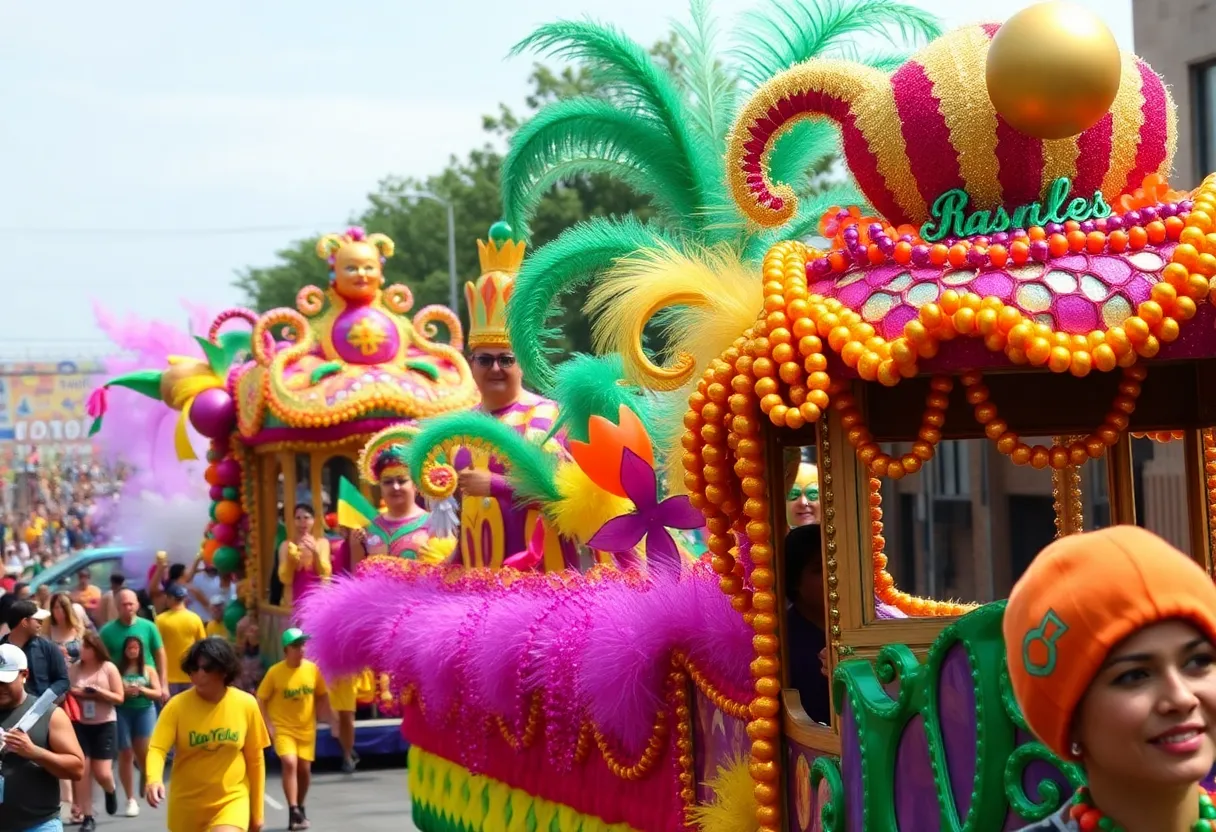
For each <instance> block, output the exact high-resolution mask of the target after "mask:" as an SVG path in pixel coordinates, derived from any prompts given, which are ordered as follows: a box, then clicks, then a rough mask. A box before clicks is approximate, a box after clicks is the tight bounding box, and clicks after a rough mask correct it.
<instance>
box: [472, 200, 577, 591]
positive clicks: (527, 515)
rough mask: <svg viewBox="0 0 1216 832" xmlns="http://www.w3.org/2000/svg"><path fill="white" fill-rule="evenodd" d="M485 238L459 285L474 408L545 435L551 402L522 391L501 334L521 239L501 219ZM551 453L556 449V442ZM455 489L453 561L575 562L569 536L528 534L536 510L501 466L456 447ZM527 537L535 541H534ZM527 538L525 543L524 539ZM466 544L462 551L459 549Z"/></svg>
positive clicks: (552, 413) (553, 415)
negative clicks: (521, 502)
mask: <svg viewBox="0 0 1216 832" xmlns="http://www.w3.org/2000/svg"><path fill="white" fill-rule="evenodd" d="M489 236H490V242H489V243H484V242H480V241H479V246H478V248H479V253H480V255H481V271H482V274H481V277H479V278H478V279H477V282H476V283H475V284H474V283H469V284H467V285H466V286H465V299H466V301H467V302H468V304H469V323H470V326H469V334H468V345H469V367H470V369H471V371H472V375H473V381H474V382H475V383H476V384H477V389H478V390H479V391H480V392H481V407H480V409H481V410H482V411H484V412H486V413H489V414H490V415H492V416H494V418H496V419H498V420H500V421H502V422H503V423H505V424H507V425H509V426H511V427H512V428H514V429H515V430H516V431H518V432H519V433H521V434H524V435H527V436H533V435H537V436H541V437H543V436H546V435H547V434H548V433H549V431H550V429H551V428H552V426H553V423H554V421H555V420H556V419H557V405H556V404H555V403H554V402H552V401H550V400H548V399H544V398H541V397H540V396H537V395H536V394H535V393H531V392H529V391H527V390H525V389H524V386H523V371H522V368H521V367H520V366H519V363H518V362H517V361H516V358H515V353H514V352H513V351H512V349H511V338H510V336H509V335H508V334H507V326H506V305H505V303H504V301H503V299H504V298H508V299H509V298H510V297H511V289H512V287H513V284H514V280H515V275H516V274H517V273H518V272H519V267H520V264H521V262H522V261H523V256H524V245H523V244H522V243H517V242H515V241H514V240H512V239H511V230H510V228H509V227H508V226H506V225H505V224H503V223H498V224H496V225H495V226H494V227H493V228H491V229H490V235H489ZM552 448H553V451H554V453H561V452H562V448H561V446H560V444H559V443H558V442H556V441H555V442H553V443H552ZM455 467H456V470H457V471H458V472H459V489H460V498H461V506H460V527H461V532H460V538H459V539H460V561H462V562H463V563H464V564H465V565H466V566H489V567H493V568H498V567H500V566H502V565H503V562H504V561H506V560H508V559H511V558H512V557H513V556H521V558H522V560H521V559H514V560H512V561H511V565H515V566H520V567H522V568H531V567H534V566H543V567H544V568H545V569H559V570H560V569H562V568H564V567H566V566H569V567H573V568H577V567H578V553H577V550H576V549H575V547H574V545H573V544H572V543H570V542H569V541H562V540H560V539H559V538H558V537H557V536H556V535H555V534H553V533H552V532H548V531H547V530H542V532H543V534H538V535H534V534H533V532H534V531H535V530H536V524H537V523H538V522H539V521H538V516H539V514H538V512H537V511H536V510H535V508H534V507H527V506H523V507H521V506H518V505H516V504H515V499H514V492H513V491H512V489H511V486H510V483H509V482H508V481H507V478H506V477H505V476H503V471H504V469H503V466H502V465H501V464H500V463H499V462H498V461H497V460H495V459H492V458H491V459H487V458H485V457H483V456H482V455H480V454H477V455H475V454H473V453H471V452H470V451H469V450H468V449H461V450H460V451H459V452H458V453H457V454H456V459H455ZM534 538H535V542H534ZM530 544H533V545H530ZM466 550H469V551H466Z"/></svg>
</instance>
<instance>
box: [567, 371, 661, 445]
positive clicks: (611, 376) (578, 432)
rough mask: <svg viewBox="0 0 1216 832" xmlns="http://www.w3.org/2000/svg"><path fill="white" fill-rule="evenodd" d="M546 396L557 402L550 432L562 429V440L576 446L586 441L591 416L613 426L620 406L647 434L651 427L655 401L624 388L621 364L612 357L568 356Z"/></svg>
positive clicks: (635, 389)
mask: <svg viewBox="0 0 1216 832" xmlns="http://www.w3.org/2000/svg"><path fill="white" fill-rule="evenodd" d="M549 396H550V398H552V399H553V400H554V401H555V402H557V404H558V413H559V414H560V415H559V416H558V420H557V422H556V423H555V424H554V425H553V431H552V432H553V433H557V431H559V430H561V429H562V428H565V430H566V436H567V437H568V438H570V439H573V440H576V441H578V442H586V441H587V439H588V433H587V425H588V423H589V422H590V421H591V417H592V416H603V417H604V418H606V419H608V420H610V421H612V422H616V421H617V418H618V416H619V414H620V412H621V405H624V406H626V407H628V408H629V409H630V410H632V411H633V412H634V413H636V414H637V416H638V418H639V419H641V421H642V424H643V425H644V426H645V428H646V432H647V433H650V432H651V430H652V427H653V423H652V421H651V409H652V407H653V406H654V404H655V397H654V396H652V395H650V394H648V393H645V392H643V391H642V390H640V389H638V388H637V387H635V386H633V385H630V384H625V362H624V359H623V358H622V357H621V356H620V355H619V354H616V353H612V354H609V355H604V356H594V355H582V354H578V355H573V356H571V357H570V360H569V361H565V362H563V363H562V365H561V366H560V367H558V368H557V371H556V372H555V374H554V383H553V389H552V390H551V391H550V392H549Z"/></svg>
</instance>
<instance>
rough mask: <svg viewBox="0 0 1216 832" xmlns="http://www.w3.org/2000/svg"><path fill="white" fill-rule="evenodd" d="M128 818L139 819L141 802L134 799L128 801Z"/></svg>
mask: <svg viewBox="0 0 1216 832" xmlns="http://www.w3.org/2000/svg"><path fill="white" fill-rule="evenodd" d="M127 817H129V818H137V817H139V801H138V800H136V799H135V798H133V797H132V798H128V799H127Z"/></svg>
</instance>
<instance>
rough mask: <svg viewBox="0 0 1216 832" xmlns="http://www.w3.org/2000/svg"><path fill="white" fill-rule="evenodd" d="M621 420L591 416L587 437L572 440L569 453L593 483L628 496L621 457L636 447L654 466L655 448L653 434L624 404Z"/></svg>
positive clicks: (638, 453)
mask: <svg viewBox="0 0 1216 832" xmlns="http://www.w3.org/2000/svg"><path fill="white" fill-rule="evenodd" d="M617 422H618V424H615V425H614V424H613V423H612V422H611V421H610V420H609V419H605V418H604V417H603V416H592V417H591V419H590V420H589V421H588V422H587V434H588V441H586V442H579V441H577V440H573V439H572V440H570V455H571V456H572V457H574V461H575V462H576V463H578V467H579V468H582V469H583V473H584V474H586V475H587V477H588V479H590V480H591V481H592V482H593V483H595V484H596V485H598V486H599V487H600V488H602V489H604V490H605V491H607V492H609V493H610V494H615V495H616V496H618V497H625V498H628V497H629V495H628V494H626V493H625V487H624V486H623V485H622V484H621V458H622V457H623V456H624V453H625V449H626V448H628V449H629V450H631V451H633V452H634V453H635V454H637V455H638V456H639V457H640V458H641V459H643V460H644V461H645V462H646V463H647V464H649V465H650V467H652V468H653V467H654V449H653V448H652V447H651V445H650V436H649V435H647V433H646V428H645V427H643V426H642V421H641V420H640V419H638V417H637V414H636V413H634V412H633V411H632V410H630V409H629V408H628V407H626V406H625V405H621V410H620V413H619V414H618V415H617Z"/></svg>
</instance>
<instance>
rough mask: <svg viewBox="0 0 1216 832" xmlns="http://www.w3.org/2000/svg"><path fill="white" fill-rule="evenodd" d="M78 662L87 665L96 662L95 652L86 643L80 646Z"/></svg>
mask: <svg viewBox="0 0 1216 832" xmlns="http://www.w3.org/2000/svg"><path fill="white" fill-rule="evenodd" d="M80 660H81V661H82V662H86V663H88V664H92V663H93V662H95V661H97V652H96V651H95V650H93V648H92V647H90V646H89V643H88V642H87V641H86V642H84V643H82V644H81V645H80Z"/></svg>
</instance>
